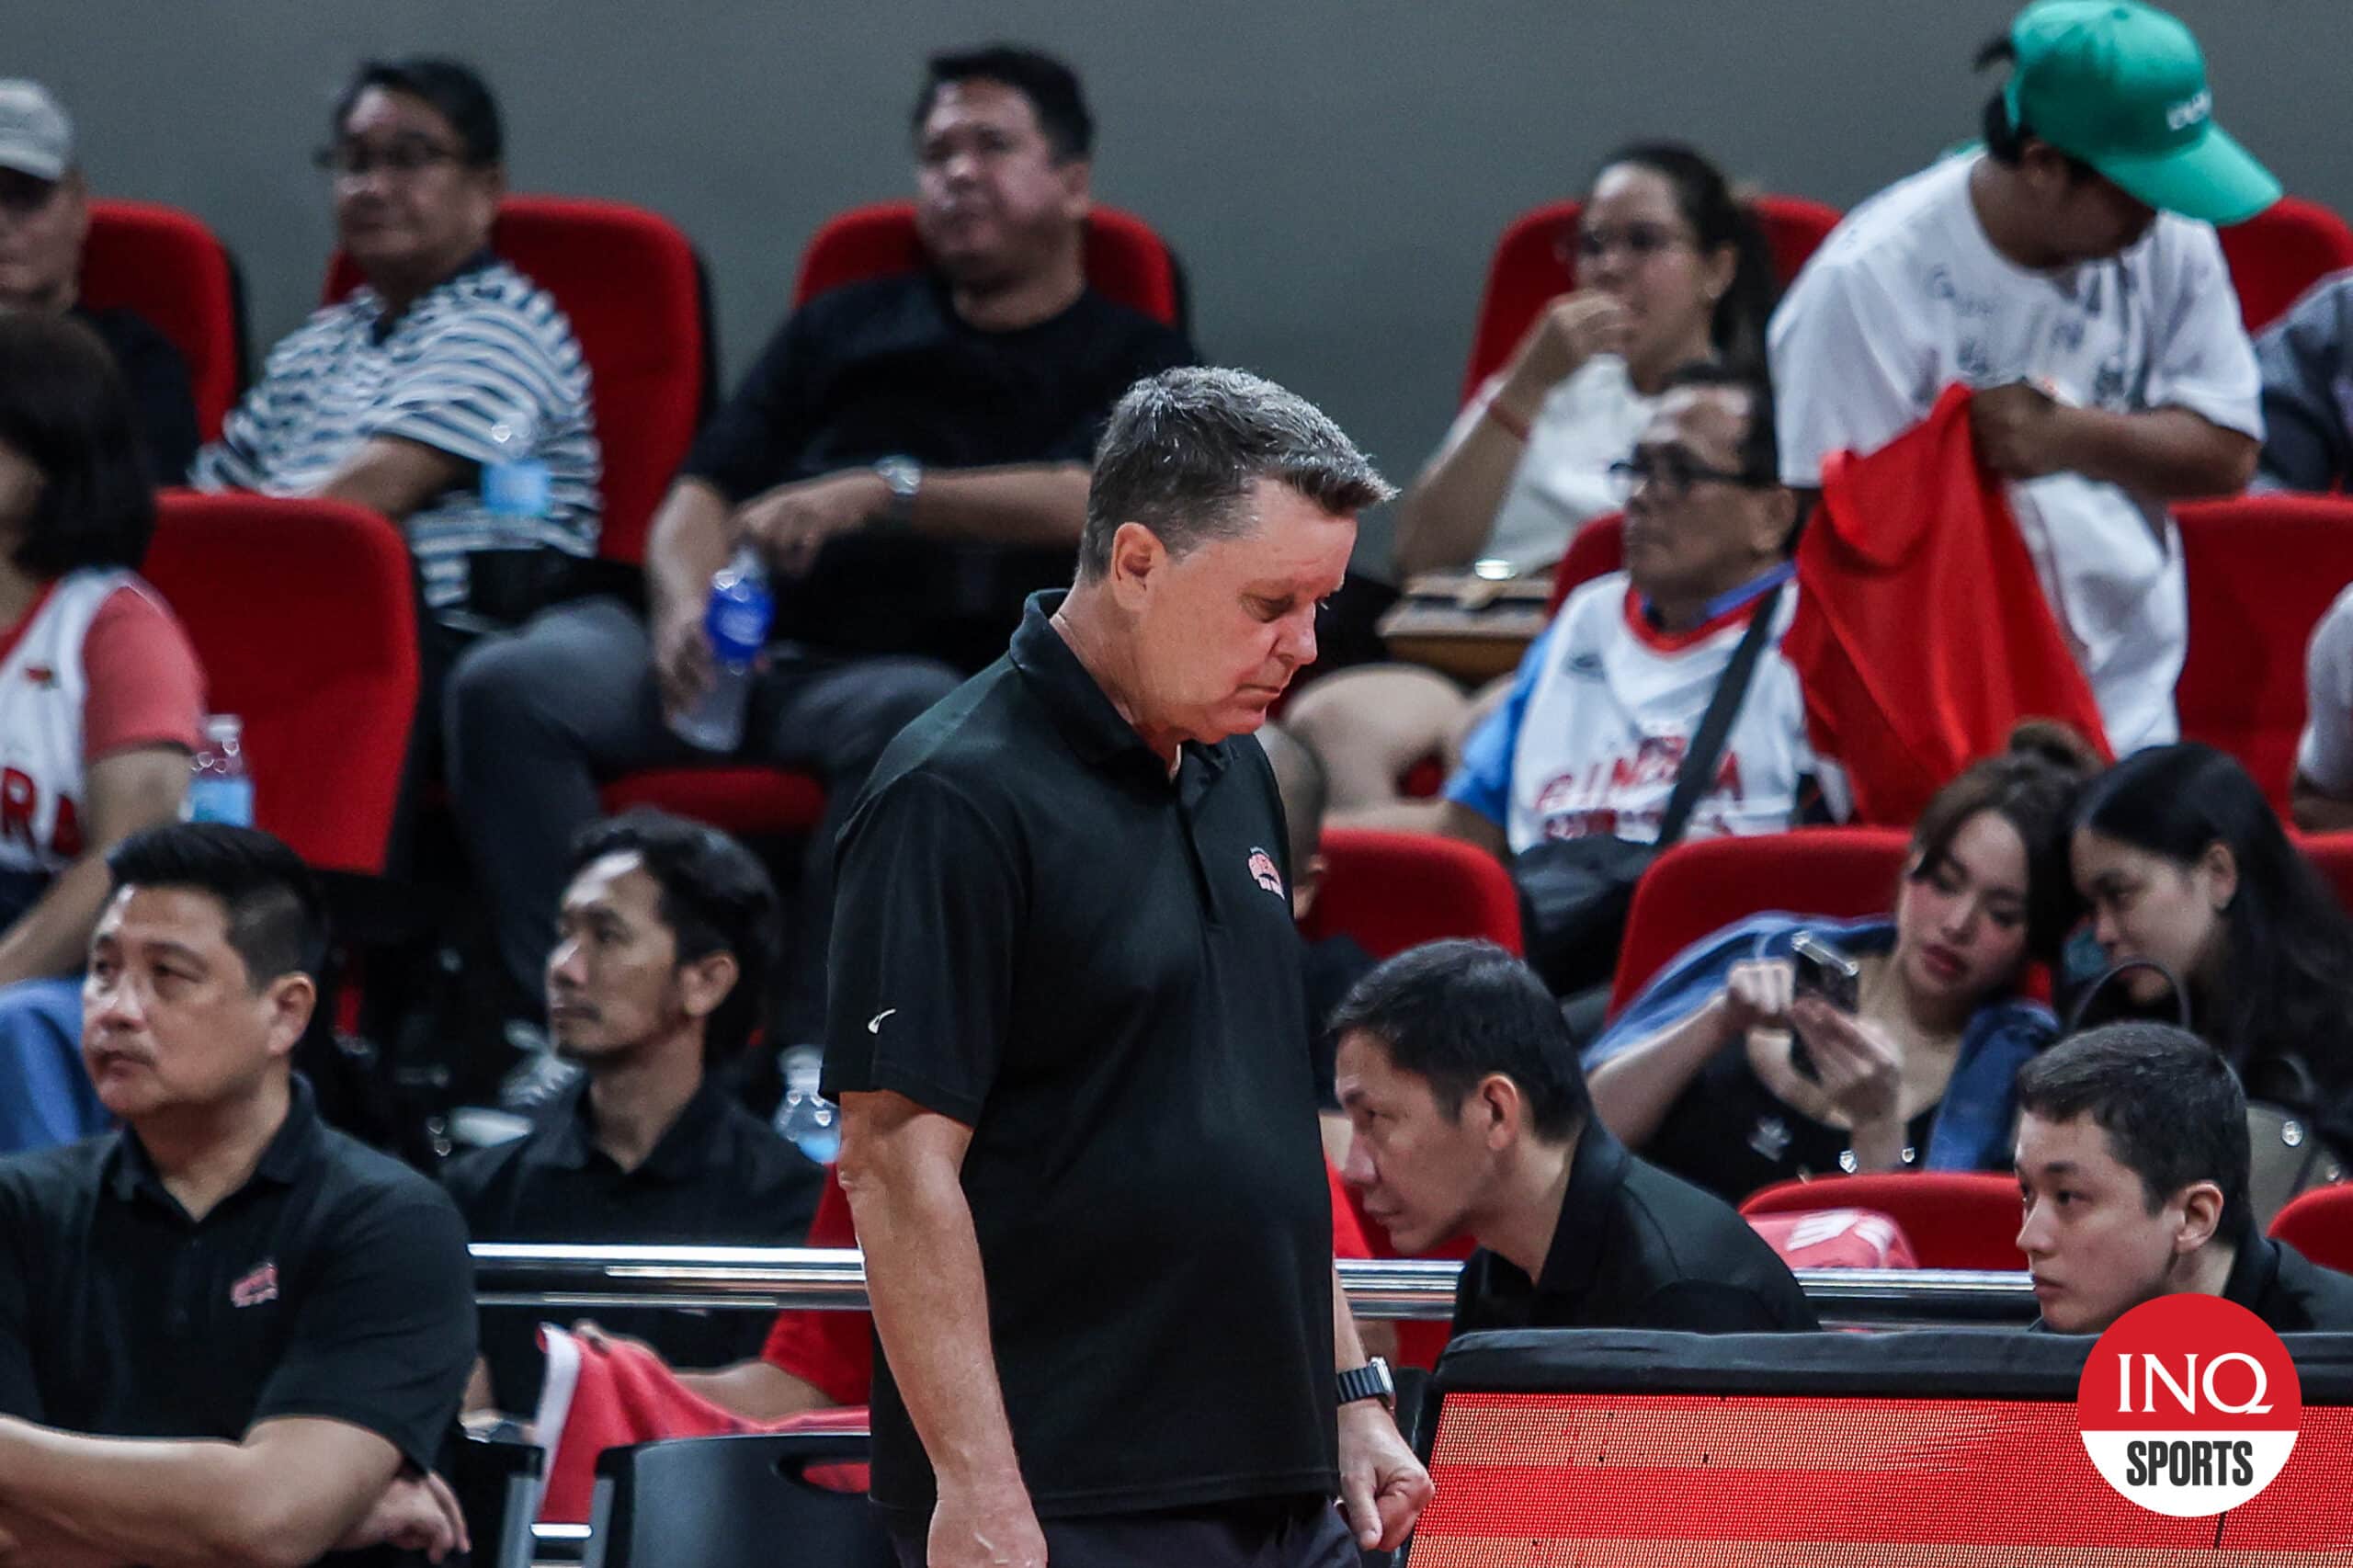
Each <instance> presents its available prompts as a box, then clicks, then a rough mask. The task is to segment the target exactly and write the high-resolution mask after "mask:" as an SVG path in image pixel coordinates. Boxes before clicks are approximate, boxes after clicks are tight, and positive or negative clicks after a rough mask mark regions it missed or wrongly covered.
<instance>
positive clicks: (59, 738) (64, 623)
mask: <svg viewBox="0 0 2353 1568" xmlns="http://www.w3.org/2000/svg"><path fill="white" fill-rule="evenodd" d="M203 713H204V696H203V679H202V676H200V675H199V673H198V669H197V664H196V655H195V653H194V652H193V651H192V650H191V649H190V648H189V647H188V637H187V634H186V633H185V632H183V631H181V630H180V627H179V623H178V622H177V621H176V620H174V619H172V612H171V611H170V610H169V609H167V608H165V606H164V602H163V600H162V599H161V598H160V597H157V596H156V594H155V591H154V590H153V588H151V587H149V586H148V585H146V584H145V583H143V582H142V581H141V580H140V579H139V578H138V577H136V576H134V575H133V574H131V573H129V572H121V571H115V570H111V569H106V568H95V569H90V570H85V571H80V572H73V573H69V574H66V575H65V576H63V577H62V578H60V579H58V581H56V582H55V583H53V584H51V585H50V586H49V588H48V589H47V590H46V591H44V592H43V594H42V595H41V597H40V599H39V600H37V601H36V602H35V603H34V605H33V608H31V609H30V610H29V611H28V613H27V614H26V616H25V618H24V619H22V620H21V621H19V622H18V623H17V625H16V627H15V628H13V629H12V630H10V631H6V632H0V915H10V914H14V913H17V909H10V908H6V907H5V906H8V905H17V906H19V907H20V906H21V904H22V903H24V902H25V901H26V900H25V894H26V893H27V892H30V891H33V890H36V889H37V888H38V887H39V885H40V884H41V883H44V882H46V881H48V880H49V879H50V878H51V877H53V876H55V875H56V874H57V873H58V872H59V871H62V870H63V869H65V868H66V867H68V866H70V865H72V864H73V863H74V860H75V859H76V858H79V857H80V856H81V854H82V851H83V849H84V847H85V835H86V833H87V830H88V821H89V819H88V807H87V802H86V796H85V779H86V778H87V774H88V767H89V764H90V763H92V762H94V761H97V759H98V758H100V757H103V756H108V754H110V753H113V752H118V751H124V750H128V749H131V748H132V747H136V746H142V745H176V746H179V747H181V748H183V749H188V750H193V749H194V748H195V746H196V744H197V742H198V738H199V734H200V733H201V732H202V726H203ZM12 894H13V895H14V896H11V895H12Z"/></svg>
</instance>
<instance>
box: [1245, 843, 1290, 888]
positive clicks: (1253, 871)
mask: <svg viewBox="0 0 2353 1568" xmlns="http://www.w3.org/2000/svg"><path fill="white" fill-rule="evenodd" d="M1250 877H1251V880H1252V881H1256V883H1257V884H1258V885H1259V886H1260V887H1262V888H1264V889H1266V890H1267V892H1270V893H1273V894H1274V895H1275V896H1276V897H1277V898H1280V897H1282V896H1283V874H1282V873H1281V872H1280V871H1279V870H1277V869H1275V858H1274V857H1273V856H1271V855H1269V854H1267V852H1266V851H1265V850H1263V849H1261V848H1259V847H1258V846H1256V845H1252V846H1250Z"/></svg>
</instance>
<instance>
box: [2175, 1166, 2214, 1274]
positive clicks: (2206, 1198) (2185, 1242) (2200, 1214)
mask: <svg viewBox="0 0 2353 1568" xmlns="http://www.w3.org/2000/svg"><path fill="white" fill-rule="evenodd" d="M2176 1201H2177V1202H2178V1203H2179V1204H2180V1205H2181V1228H2180V1229H2179V1230H2177V1231H2176V1232H2175V1233H2174V1240H2173V1250H2174V1254H2175V1256H2188V1254H2190V1253H2193V1252H2196V1251H2197V1250H2198V1249H2199V1248H2200V1247H2202V1246H2204V1245H2205V1244H2207V1243H2209V1242H2211V1241H2212V1240H2213V1239H2214V1233H2215V1232H2217V1231H2219V1230H2221V1229H2222V1188H2221V1187H2219V1186H2217V1185H2215V1184H2214V1183H2213V1182H2211V1181H2193V1182H2191V1183H2190V1184H2189V1185H2188V1187H2184V1188H2182V1190H2181V1194H2180V1196H2179V1197H2178V1198H2177V1199H2176Z"/></svg>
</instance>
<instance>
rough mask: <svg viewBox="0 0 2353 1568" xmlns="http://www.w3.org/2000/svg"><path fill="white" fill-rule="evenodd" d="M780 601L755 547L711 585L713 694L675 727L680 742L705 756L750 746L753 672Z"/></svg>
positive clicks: (707, 619)
mask: <svg viewBox="0 0 2353 1568" xmlns="http://www.w3.org/2000/svg"><path fill="white" fill-rule="evenodd" d="M774 619H776V600H775V599H774V598H773V597H770V595H769V593H768V576H767V572H766V571H765V570H763V569H762V567H761V565H760V558H759V556H758V554H757V553H756V552H755V551H753V549H752V547H751V546H750V545H748V544H747V545H744V546H741V547H740V548H738V549H737V550H736V551H735V558H734V559H733V561H730V562H728V563H727V564H726V565H725V566H723V567H722V568H720V570H719V572H718V574H717V575H715V576H713V577H712V578H711V580H710V609H708V610H707V611H705V612H704V614H703V622H702V625H703V633H704V635H705V636H707V637H709V638H710V690H708V691H706V692H704V693H703V695H702V699H701V700H699V701H698V702H697V703H696V704H695V705H694V706H693V707H692V708H690V709H688V710H687V711H685V712H683V713H680V714H678V715H677V716H676V718H674V719H673V720H672V721H671V727H672V728H673V729H675V730H676V731H677V733H678V736H679V738H680V739H682V740H684V741H685V742H686V743H687V744H689V745H695V746H700V747H701V748H702V749H703V750H705V751H715V752H733V750H734V749H735V748H736V747H737V746H739V745H741V744H744V708H745V704H746V703H747V702H749V701H750V700H751V696H752V666H753V665H754V664H755V663H756V662H757V661H758V659H759V656H760V650H761V648H763V647H764V646H766V645H767V640H768V624H769V622H771V621H773V620H774Z"/></svg>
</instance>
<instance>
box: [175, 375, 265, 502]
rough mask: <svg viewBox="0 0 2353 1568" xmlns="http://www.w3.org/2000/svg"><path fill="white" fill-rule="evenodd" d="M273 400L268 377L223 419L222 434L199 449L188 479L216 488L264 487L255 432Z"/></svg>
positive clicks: (204, 487) (195, 484)
mask: <svg viewBox="0 0 2353 1568" xmlns="http://www.w3.org/2000/svg"><path fill="white" fill-rule="evenodd" d="M272 403H273V389H272V386H271V383H270V382H269V381H267V379H265V380H264V381H262V382H261V383H260V384H259V385H258V386H256V387H255V388H254V389H253V390H252V391H251V392H247V393H246V394H245V399H244V402H243V403H239V404H238V405H237V406H236V407H234V408H233V409H231V410H230V411H229V417H228V418H226V419H224V420H222V422H221V438H220V439H219V440H217V441H210V442H208V443H206V444H205V445H204V446H202V447H199V449H197V453H196V460H194V461H193V462H191V463H189V464H188V483H189V484H190V485H191V486H193V487H194V488H196V489H198V490H207V491H213V492H219V491H222V490H258V489H260V488H261V481H262V472H261V461H260V459H259V457H258V456H257V455H256V444H255V438H254V433H255V431H256V430H257V429H258V428H260V425H261V422H262V421H263V420H264V419H266V418H267V417H268V416H269V414H270V409H271V405H272Z"/></svg>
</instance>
